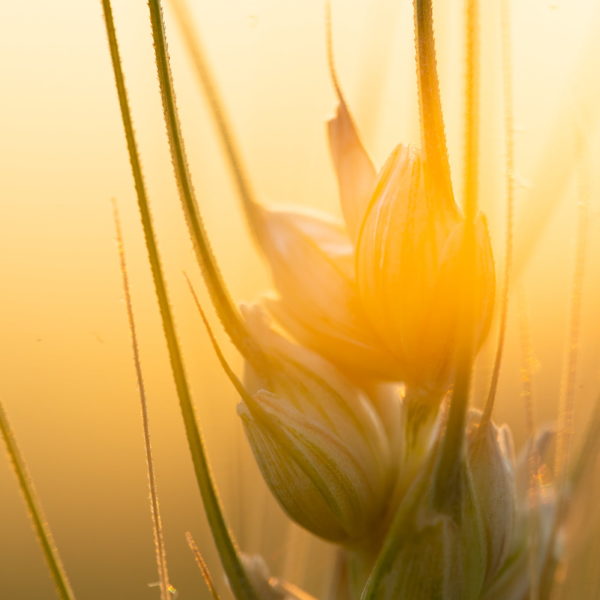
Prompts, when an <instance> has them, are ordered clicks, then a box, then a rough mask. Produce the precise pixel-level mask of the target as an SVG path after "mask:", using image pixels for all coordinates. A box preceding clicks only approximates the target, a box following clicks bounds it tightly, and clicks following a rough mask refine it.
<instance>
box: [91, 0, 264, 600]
mask: <svg viewBox="0 0 600 600" xmlns="http://www.w3.org/2000/svg"><path fill="white" fill-rule="evenodd" d="M102 7H103V9H104V19H105V23H106V31H107V36H108V42H109V47H110V54H111V59H112V65H113V70H114V75H115V84H116V88H117V94H118V98H119V106H120V109H121V117H122V119H123V128H124V130H125V139H126V142H127V149H128V152H129V159H130V162H131V170H132V174H133V179H134V183H135V189H136V193H137V204H138V209H139V212H140V218H141V221H142V227H143V230H144V239H145V242H146V250H147V252H148V261H149V263H150V268H151V271H152V278H153V281H154V289H155V291H156V296H157V300H158V305H159V310H160V316H161V320H162V327H163V332H164V335H165V340H166V343H167V348H168V351H169V360H170V363H171V371H172V374H173V379H174V382H175V387H176V389H177V395H178V397H179V406H180V410H181V416H182V418H183V423H184V427H185V432H186V437H187V441H188V446H189V449H190V454H191V457H192V463H193V467H194V473H195V475H196V481H197V483H198V487H199V489H200V494H201V496H202V500H203V502H204V509H205V511H206V516H207V519H208V522H209V524H210V526H211V530H212V533H213V536H214V540H215V543H216V546H217V550H218V551H219V555H220V557H221V561H222V563H223V568H224V569H225V573H226V574H227V577H228V579H229V582H230V585H231V587H232V590H233V592H234V594H235V597H236V598H237V599H238V600H258V599H257V597H256V593H255V591H254V589H253V588H252V585H251V584H250V581H249V580H248V576H247V574H246V571H245V570H244V568H243V566H242V563H241V560H240V557H239V555H238V552H237V549H236V547H235V544H234V542H233V539H232V536H231V533H230V532H229V529H228V527H227V524H226V523H225V519H224V516H223V512H222V509H221V505H220V502H219V499H218V497H217V493H216V490H215V486H214V483H213V480H212V476H211V473H210V469H209V466H208V462H207V459H206V454H205V451H204V443H203V441H202V436H201V434H200V431H199V429H198V425H197V422H196V415H195V411H194V406H193V403H192V397H191V393H190V390H189V386H188V382H187V377H186V373H185V368H184V364H183V357H182V354H181V350H180V347H179V342H178V340H177V334H176V331H175V324H174V321H173V315H172V313H171V307H170V305H169V300H168V295H167V289H166V284H165V279H164V275H163V270H162V266H161V262H160V257H159V253H158V247H157V243H156V235H155V233H154V227H153V225H152V219H151V215H150V208H149V204H148V197H147V194H146V187H145V184H144V180H143V176H142V168H141V163H140V158H139V152H138V149H137V144H136V140H135V134H134V130H133V122H132V119H131V111H130V109H129V101H128V98H127V90H126V87H125V78H124V75H123V70H122V67H121V58H120V54H119V47H118V44H117V37H116V32H115V27H114V20H113V16H112V8H111V4H110V0H102Z"/></svg>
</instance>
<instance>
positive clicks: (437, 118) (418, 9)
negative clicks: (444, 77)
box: [413, 0, 453, 200]
mask: <svg viewBox="0 0 600 600" xmlns="http://www.w3.org/2000/svg"><path fill="white" fill-rule="evenodd" d="M413 1H414V11H415V12H414V14H415V32H416V38H415V43H416V50H417V78H418V86H419V108H420V113H421V137H422V143H423V150H424V152H425V158H426V161H427V164H428V166H429V173H430V181H431V185H433V186H434V190H435V191H436V192H437V193H440V194H443V195H445V196H447V197H448V199H449V200H450V199H452V198H453V193H452V181H451V178H450V164H449V162H448V150H447V148H446V136H445V132H444V118H443V114H442V104H441V100H440V86H439V81H438V74H437V62H436V54H435V39H434V34H433V10H432V6H431V0H413Z"/></svg>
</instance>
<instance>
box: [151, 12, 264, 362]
mask: <svg viewBox="0 0 600 600" xmlns="http://www.w3.org/2000/svg"><path fill="white" fill-rule="evenodd" d="M148 7H149V9H150V22H151V25H152V38H153V40H154V55H155V58H156V70H157V74H158V81H159V84H160V93H161V98H162V105H163V113H164V118H165V125H166V128H167V135H168V138H169V148H170V150H171V159H172V162H173V170H174V173H175V179H176V180H177V186H178V188H179V197H180V200H181V205H182V208H183V212H184V214H185V219H186V223H187V226H188V231H189V234H190V237H191V240H192V244H193V247H194V252H195V254H196V259H197V261H198V264H199V266H200V268H201V269H202V272H203V274H204V279H205V281H206V285H207V287H208V290H209V293H210V295H211V299H212V301H213V304H214V305H215V308H216V310H217V312H218V314H219V317H220V318H221V320H222V322H223V326H224V327H225V330H226V331H227V333H228V334H229V336H230V337H231V339H232V341H233V342H234V344H235V345H236V346H237V347H238V349H239V350H240V352H241V353H242V354H244V355H245V356H248V355H249V354H252V353H253V352H254V351H255V348H254V345H253V344H252V341H251V339H250V338H249V336H248V335H247V332H246V329H245V327H244V325H243V324H242V321H241V319H240V316H239V313H238V311H237V310H236V308H235V307H234V304H233V301H232V300H231V298H230V296H229V293H228V292H227V289H226V287H225V284H224V282H223V278H222V276H221V273H220V271H219V269H218V267H217V265H216V261H215V259H214V257H213V253H212V250H211V247H210V243H209V241H208V237H207V235H206V232H205V230H204V225H203V223H202V217H201V216H200V212H199V210H198V203H197V201H196V194H195V192H194V186H193V184H192V177H191V175H190V171H189V168H188V163H187V156H186V152H185V145H184V141H183V135H182V133H181V126H180V124H179V116H178V112H177V104H176V98H175V90H174V89H173V78H172V74H171V66H170V62H169V54H168V50H167V40H166V37H165V27H164V22H163V16H162V8H161V4H160V0H149V1H148Z"/></svg>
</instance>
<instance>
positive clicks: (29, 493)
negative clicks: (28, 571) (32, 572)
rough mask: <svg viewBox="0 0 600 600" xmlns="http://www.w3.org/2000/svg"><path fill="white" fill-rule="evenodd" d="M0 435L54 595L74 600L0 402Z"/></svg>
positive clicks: (66, 599)
mask: <svg viewBox="0 0 600 600" xmlns="http://www.w3.org/2000/svg"><path fill="white" fill-rule="evenodd" d="M0 433H1V434H2V437H3V438H4V442H5V444H6V451H7V452H8V457H9V459H10V462H11V463H12V466H13V468H14V471H15V475H16V476H17V480H18V482H19V489H20V490H21V493H22V494H23V498H24V500H25V504H26V505H27V511H28V513H29V517H30V518H31V522H32V524H33V529H34V530H35V533H36V535H37V538H38V541H39V543H40V546H41V548H42V552H43V553H44V558H45V559H46V563H47V565H48V569H49V571H50V575H51V577H52V581H53V582H54V586H55V587H56V593H57V594H58V597H59V598H60V599H61V600H75V595H74V594H73V590H72V589H71V584H70V583H69V579H68V577H67V574H66V572H65V569H64V567H63V564H62V561H61V559H60V555H59V554H58V549H57V548H56V544H55V543H54V540H53V539H52V533H51V532H50V528H49V527H48V523H47V522H46V519H45V517H44V513H43V511H42V506H41V504H40V501H39V500H38V498H37V495H36V493H35V490H34V488H33V483H32V481H31V479H30V477H29V474H28V473H27V467H26V465H25V460H24V459H23V457H22V456H21V453H20V452H19V448H18V447H17V441H16V439H15V436H14V434H13V432H12V429H11V427H10V424H9V422H8V419H7V417H6V413H5V412H4V407H3V406H2V403H0Z"/></svg>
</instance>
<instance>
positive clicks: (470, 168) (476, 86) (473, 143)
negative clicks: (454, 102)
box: [463, 0, 481, 222]
mask: <svg viewBox="0 0 600 600" xmlns="http://www.w3.org/2000/svg"><path fill="white" fill-rule="evenodd" d="M465 18H466V52H465V67H466V68H465V131H464V142H465V151H464V158H465V168H464V182H463V184H464V193H463V194H464V210H465V217H466V219H467V221H470V222H472V221H473V220H474V219H475V216H476V214H477V199H478V188H479V121H480V93H481V90H480V88H481V77H480V68H479V61H480V40H479V30H480V23H479V2H478V0H466V15H465Z"/></svg>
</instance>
